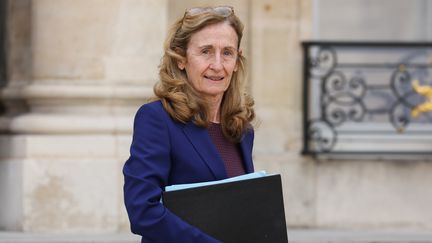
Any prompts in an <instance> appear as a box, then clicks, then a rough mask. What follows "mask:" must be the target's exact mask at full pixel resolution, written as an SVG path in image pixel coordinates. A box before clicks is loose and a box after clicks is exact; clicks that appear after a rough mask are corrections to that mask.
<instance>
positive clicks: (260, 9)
mask: <svg viewBox="0 0 432 243" xmlns="http://www.w3.org/2000/svg"><path fill="white" fill-rule="evenodd" d="M316 2H317V1H312V0H286V1H281V0H267V1H263V0H254V1H248V0H233V1H219V0H218V1H209V0H206V1H194V0H185V1H177V0H91V1H90V0H37V1H31V0H14V1H9V16H8V34H9V36H8V45H9V49H8V50H9V52H8V60H9V62H8V63H9V67H8V68H9V69H8V70H9V74H10V75H9V83H8V85H7V87H5V88H4V89H2V90H1V93H0V97H1V99H2V100H4V101H6V104H7V105H8V106H7V109H8V110H7V114H6V115H4V116H2V117H0V131H1V132H2V134H1V135H0V205H2V207H0V229H7V230H24V231H39V232H114V231H128V230H129V225H128V221H127V217H126V214H125V209H124V206H123V200H122V183H123V177H122V174H121V168H122V165H123V163H124V161H125V160H126V158H127V157H128V150H129V145H130V140H131V128H132V119H133V115H134V113H135V111H136V110H137V109H138V107H139V106H140V104H142V103H144V102H145V99H146V98H147V97H149V96H151V94H152V86H153V84H154V83H155V81H156V80H157V66H158V64H159V61H160V58H161V55H162V43H163V40H164V38H165V33H166V31H167V27H168V25H169V24H170V23H172V21H173V20H174V19H175V18H177V17H181V16H182V15H183V13H184V10H185V9H187V8H189V7H192V6H196V5H206V4H212V5H218V4H230V5H233V6H234V8H235V11H236V13H237V14H238V15H239V16H240V18H241V19H242V20H243V21H244V22H245V24H246V30H245V38H244V42H243V45H242V48H243V49H244V53H245V55H246V57H247V58H248V60H249V62H248V67H249V70H250V72H249V77H248V80H249V88H250V91H251V93H252V94H253V96H254V98H255V101H256V111H257V116H258V122H257V126H256V137H255V146H254V161H255V167H256V170H267V171H268V172H273V173H280V174H281V175H282V180H283V184H284V185H283V186H284V199H285V209H286V219H287V223H288V225H289V227H301V226H306V227H316V226H318V227H353V228H358V227H372V228H382V227H413V228H432V220H431V219H430V217H428V215H431V213H432V212H431V210H432V209H431V208H430V207H429V205H430V204H431V202H432V195H431V190H429V188H428V185H430V184H431V182H432V181H431V179H429V177H428V174H429V172H432V164H430V163H428V162H425V161H405V162H401V161H372V160H367V159H363V160H361V159H356V160H352V161H348V160H337V161H334V160H333V161H318V160H315V159H313V158H311V157H305V156H302V155H301V154H300V151H301V149H302V143H303V141H302V103H301V101H302V96H301V95H302V76H301V75H302V53H301V45H300V42H301V41H302V40H306V39H310V38H311V37H312V35H313V29H314V26H313V21H314V19H313V18H314V16H313V10H314V6H313V5H312V4H313V3H316Z"/></svg>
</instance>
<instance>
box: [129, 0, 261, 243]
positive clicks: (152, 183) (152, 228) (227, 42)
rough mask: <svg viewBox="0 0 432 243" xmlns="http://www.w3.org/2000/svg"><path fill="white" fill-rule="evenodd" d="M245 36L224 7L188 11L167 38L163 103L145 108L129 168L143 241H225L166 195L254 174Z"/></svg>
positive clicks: (133, 212) (134, 222) (134, 221)
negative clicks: (185, 216) (171, 205)
mask: <svg viewBox="0 0 432 243" xmlns="http://www.w3.org/2000/svg"><path fill="white" fill-rule="evenodd" d="M242 33H243V24H242V23H241V22H240V20H239V19H238V17H237V16H236V15H235V14H234V10H233V8H232V7H228V6H220V7H213V8H211V7H207V8H193V9H190V10H188V11H186V13H185V15H184V17H183V18H181V19H179V20H178V21H176V22H175V24H174V26H173V27H172V29H171V30H170V32H169V34H168V37H167V40H166V42H165V47H164V50H165V53H164V56H163V59H162V63H161V65H160V71H159V75H160V81H159V82H158V83H157V84H156V85H155V87H154V92H155V94H156V96H157V98H158V100H157V101H154V102H152V103H149V104H146V105H143V106H142V107H141V108H140V109H139V110H138V112H137V114H136V117H135V123H134V134H133V141H132V145H131V150H130V153H131V155H130V158H129V159H128V160H127V161H126V163H125V165H124V168H123V173H124V176H125V185H124V193H125V205H126V208H127V211H128V215H129V219H130V222H131V229H132V232H134V233H135V234H139V235H142V237H143V238H142V242H182V243H184V242H219V241H217V240H216V239H214V238H212V237H211V236H209V235H207V234H205V233H203V232H202V231H200V230H199V229H197V228H195V227H193V226H192V225H189V224H188V223H186V222H184V221H183V220H182V219H181V218H179V217H177V216H176V215H174V214H173V213H171V212H170V211H169V210H168V209H166V208H165V207H164V206H163V205H162V204H161V203H160V198H161V194H162V192H163V190H164V188H165V186H168V185H172V184H183V183H194V182H203V181H213V180H221V179H225V178H227V177H232V176H237V175H241V174H245V173H250V172H253V170H254V169H253V164H252V145H253V130H252V126H251V121H252V120H253V119H254V116H255V115H254V110H253V107H252V106H253V101H252V99H251V98H249V97H248V96H247V95H245V93H244V83H243V82H244V74H245V66H244V65H245V64H244V62H245V59H244V57H243V56H242V52H241V50H240V42H241V38H242Z"/></svg>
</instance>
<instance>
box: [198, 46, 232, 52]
mask: <svg viewBox="0 0 432 243" xmlns="http://www.w3.org/2000/svg"><path fill="white" fill-rule="evenodd" d="M198 48H199V49H205V48H213V45H202V46H198ZM225 48H228V49H232V50H234V51H235V50H237V48H235V47H233V46H226V47H224V49H225Z"/></svg>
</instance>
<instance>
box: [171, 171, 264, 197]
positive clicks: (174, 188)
mask: <svg viewBox="0 0 432 243" xmlns="http://www.w3.org/2000/svg"><path fill="white" fill-rule="evenodd" d="M268 175H269V174H267V172H265V171H264V170H262V171H257V172H253V173H249V174H245V175H240V176H235V177H231V178H228V179H223V180H217V181H208V182H198V183H188V184H176V185H171V186H166V187H165V191H166V192H170V191H177V190H183V189H189V188H196V187H202V186H209V185H216V184H221V183H227V182H233V181H242V180H249V179H254V178H260V177H264V176H268Z"/></svg>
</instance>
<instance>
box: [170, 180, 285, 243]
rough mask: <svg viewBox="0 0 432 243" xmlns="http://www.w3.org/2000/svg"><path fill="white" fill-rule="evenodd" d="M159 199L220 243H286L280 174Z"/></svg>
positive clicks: (212, 186) (178, 193) (192, 190)
mask: <svg viewBox="0 0 432 243" xmlns="http://www.w3.org/2000/svg"><path fill="white" fill-rule="evenodd" d="M162 200H163V204H164V205H165V207H167V208H168V209H169V210H170V211H171V212H173V213H175V214H176V215H177V216H179V217H180V218H182V219H183V220H184V221H186V222H188V223H189V224H191V225H193V226H195V227H197V228H199V229H200V230H202V231H203V232H205V233H207V234H208V235H211V236H212V237H214V238H216V239H218V240H220V241H222V242H226V243H231V242H233V243H242V242H247V243H254V242H257V243H258V242H259V243H266V242H269V243H286V242H288V235H287V228H286V222H285V212H284V204H283V196H282V183H281V177H280V175H270V176H264V177H260V178H254V179H247V180H241V181H234V182H228V183H222V184H216V185H208V186H202V187H196V188H189V189H182V190H177V191H169V192H164V193H163V195H162Z"/></svg>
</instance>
